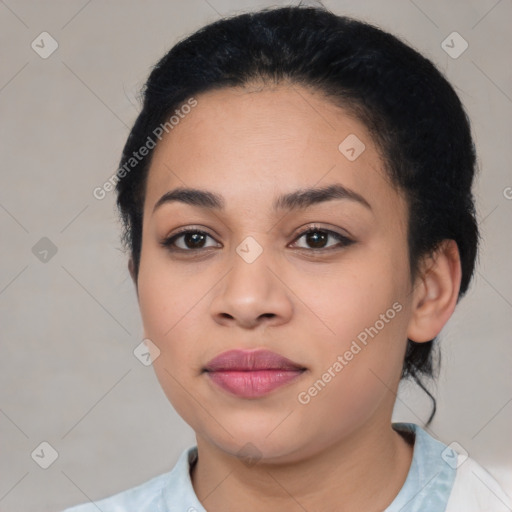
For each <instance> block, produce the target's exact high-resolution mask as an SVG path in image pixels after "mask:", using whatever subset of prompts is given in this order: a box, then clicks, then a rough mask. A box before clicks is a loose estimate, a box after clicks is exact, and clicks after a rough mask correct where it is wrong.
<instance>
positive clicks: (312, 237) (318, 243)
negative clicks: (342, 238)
mask: <svg viewBox="0 0 512 512" xmlns="http://www.w3.org/2000/svg"><path fill="white" fill-rule="evenodd" d="M307 238H308V243H309V244H310V245H312V246H313V247H323V246H324V243H325V241H326V239H327V233H321V232H319V231H313V232H311V233H308V235H307Z"/></svg>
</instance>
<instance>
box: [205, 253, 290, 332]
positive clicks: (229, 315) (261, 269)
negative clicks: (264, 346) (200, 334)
mask: <svg viewBox="0 0 512 512" xmlns="http://www.w3.org/2000/svg"><path fill="white" fill-rule="evenodd" d="M268 253H269V251H266V250H263V252H262V253H261V254H260V255H259V256H258V257H257V259H256V260H254V261H252V262H250V260H246V259H244V258H243V257H241V256H240V255H239V254H238V253H236V252H234V254H233V257H232V259H231V262H232V265H231V269H230V271H229V272H228V273H227V275H226V276H225V277H224V279H222V280H221V282H220V284H219V288H217V291H216V295H215V297H214V299H213V301H212V303H211V314H212V317H213V318H214V320H215V322H217V323H218V324H220V325H224V326H238V327H242V328H245V329H254V328H257V327H258V326H259V325H260V324H261V325H272V326H277V325H280V324H284V323H286V322H288V321H289V320H290V318H291V316H292V313H293V302H292V300H291V291H290V288H288V287H287V286H286V284H285V279H286V276H285V275H283V271H282V269H281V271H280V270H279V269H277V268H276V265H275V262H274V261H273V260H272V258H270V257H269V256H268Z"/></svg>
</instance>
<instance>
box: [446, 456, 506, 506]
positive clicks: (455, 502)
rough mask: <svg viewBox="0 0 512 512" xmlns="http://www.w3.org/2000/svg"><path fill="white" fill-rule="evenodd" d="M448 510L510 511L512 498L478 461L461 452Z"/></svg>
mask: <svg viewBox="0 0 512 512" xmlns="http://www.w3.org/2000/svg"><path fill="white" fill-rule="evenodd" d="M457 466H458V467H457V472H456V475H455V481H454V482H453V488H452V491H451V493H450V498H449V500H448V504H447V507H446V512H459V511H461V510H464V512H484V511H488V510H492V511H493V512H502V511H503V512H506V511H508V512H510V511H511V510H512V500H511V499H510V497H509V496H507V495H506V494H505V492H504V491H503V489H502V488H501V486H500V484H499V483H498V482H497V481H496V480H495V479H494V477H493V476H491V474H490V473H489V472H488V471H487V470H486V469H484V468H483V467H482V466H480V464H478V462H476V461H475V460H473V459H471V458H466V456H464V455H462V454H459V455H458V460H457Z"/></svg>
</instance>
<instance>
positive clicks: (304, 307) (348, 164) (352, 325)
mask: <svg viewBox="0 0 512 512" xmlns="http://www.w3.org/2000/svg"><path fill="white" fill-rule="evenodd" d="M196 100H197V105H196V106H195V107H194V108H193V109H191V111H190V112H189V113H188V114H187V115H186V116H183V118H181V119H180V121H179V124H177V125H175V126H174V128H173V129H172V131H170V132H169V133H168V135H166V137H164V138H163V139H162V141H161V142H159V145H158V146H157V148H156V149H155V153H154V155H153V159H152V164H151V168H150V172H149V175H148V181H147V189H146V198H145V205H144V222H143V242H142V251H141V260H140V269H139V276H138V300H139V305H140V310H141V315H142V320H143V325H144V335H145V337H146V338H148V339H150V340H151V342H152V343H153V344H154V347H156V348H157V349H158V350H156V348H155V350H154V354H157V353H158V351H159V356H158V357H157V358H156V359H155V360H154V362H153V366H154V368H155V371H156V374H157V377H158V379H159V381H160V384H161V385H162V388H163V390H164V391H165V393H166V395H167V397H168V399H169V400H170V402H171V403H172V404H173V406H174V407H175V409H176V410H177V412H178V413H179V414H180V415H181V416H182V417H183V419H184V420H185V421H186V422H187V423H188V424H189V425H190V426H191V427H192V428H193V429H194V430H195V432H196V434H197V435H198V436H199V437H200V438H201V439H203V440H204V441H205V442H208V443H210V444H211V445H212V446H215V447H216V449H219V450H221V451H223V452H225V453H227V454H236V453H238V452H239V450H241V449H242V447H244V446H246V443H252V445H254V446H255V447H256V449H257V451H258V453H259V456H261V457H263V458H265V459H266V460H267V461H270V462H271V461H280V462H283V461H293V460H297V458H299V457H306V456H308V455H312V454H315V453H317V452H319V451H320V450H325V449H327V448H328V447H329V446H332V445H334V444H336V443H339V442H342V441H343V440H347V439H349V438H350V436H353V435H356V434H357V433H358V432H362V431H364V430H365V429H368V428H372V426H373V427H375V426H377V425H381V424H382V425H384V424H386V425H387V426H389V422H390V418H391V412H392V407H393V403H394V395H393V392H392V391H390V390H396V387H397V385H398V381H399V378H400V372H401V368H402V363H403V358H404V352H405V347H406V341H407V325H408V321H409V318H410V311H411V283H410V279H409V267H408V248H407V243H406V226H407V207H406V204H405V200H404V198H403V197H402V196H401V195H400V194H399V193H398V192H397V191H396V190H395V189H394V188H393V187H392V186H391V185H390V183H389V181H388V179H387V177H386V174H385V172H384V167H383V162H382V161H381V158H380V156H379V153H378V150H377V147H376V145H375V143H374V141H373V140H372V137H371V136H370V135H369V133H368V131H367V129H366V128H365V126H364V125H363V124H362V123H361V122H359V121H358V120H356V119H354V118H353V117H350V116H349V115H348V114H347V112H345V111H344V110H342V109H340V108H339V107H336V106H334V105H333V104H331V103H330V102H329V101H328V100H327V99H325V98H324V97H323V96H322V95H321V94H319V93H315V92H313V91H309V90H306V89H304V88H300V87H298V86H294V87H293V88H291V87H287V86H284V85H281V86H277V87H275V88H273V89H269V88H263V89H259V90H256V89H244V90H242V89H234V88H226V89H223V90H218V91H213V92H208V93H205V94H202V95H199V96H197V97H196ZM347 137H349V138H348V139H347ZM356 137H357V138H356ZM344 141H345V142H344ZM363 144H364V146H363ZM336 187H337V188H336ZM178 188H188V189H198V190H200V191H203V192H208V193H210V194H214V195H215V198H216V199H217V200H218V201H217V202H218V203H220V204H218V205H214V204H213V203H214V202H215V201H212V200H211V196H208V197H209V198H210V199H208V197H207V198H206V199H205V200H203V201H202V202H198V201H195V202H194V201H190V200H188V201H187V198H189V199H190V198H191V197H192V196H191V195H190V194H189V195H187V196H183V195H182V196H181V198H178V199H175V200H171V199H170V198H168V200H167V201H166V200H161V198H162V197H163V196H164V195H165V194H167V193H169V192H172V191H174V190H176V189H178ZM320 189H322V190H324V192H325V190H330V191H331V193H330V194H325V193H324V194H320V193H317V194H314V193H313V194H309V195H308V194H306V193H303V194H302V195H300V196H298V197H297V191H302V192H304V191H306V190H320ZM293 195H295V199H296V200H295V201H292V200H290V197H292V199H293V197H294V196H293ZM285 196H290V197H288V200H286V199H283V198H284V197H285ZM279 198H281V200H280V201H279ZM157 203H159V204H157ZM190 203H192V204H190ZM200 203H201V204H200ZM155 207H156V208H155ZM183 230H188V231H190V233H188V234H181V235H180V234H179V233H180V232H181V231H183ZM308 232H309V233H308ZM304 233H306V234H304ZM166 240H167V242H168V243H167V245H165V244H164V242H165V241H166ZM233 349H240V350H245V351H253V350H255V349H264V350H269V351H272V352H275V353H277V354H279V355H280V356H282V357H285V358H287V359H288V360H290V361H293V362H294V363H296V364H297V365H298V366H299V367H301V368H302V369H303V370H302V371H300V372H299V371H296V372H281V375H280V376H277V377H276V379H277V381H278V385H274V387H273V386H272V385H270V388H268V387H267V388H265V390H264V391H263V392H262V393H260V394H258V393H256V394H255V395H253V396H248V395H243V393H242V396H241V395H240V394H237V393H234V392H232V391H230V390H228V389H226V388H225V387H222V386H220V385H219V384H218V382H220V381H221V380H222V379H223V378H224V377H225V378H226V382H227V381H229V378H231V377H233V375H234V373H232V374H231V375H230V377H226V375H227V373H229V372H224V374H223V377H222V376H221V377H222V378H220V379H217V378H213V377H214V373H215V372H205V371H204V369H205V367H206V366H207V365H208V363H209V362H210V361H211V360H212V359H213V358H215V357H216V356H218V355H219V354H221V353H224V352H226V351H229V350H233ZM224 369H225V368H224ZM220 373H222V372H220ZM269 374H270V372H269V371H267V372H264V374H263V373H262V374H261V375H262V377H261V378H262V379H263V380H264V379H269V378H270V379H272V378H273V377H269V376H268V375H269ZM273 375H274V376H276V375H277V373H276V372H275V371H274V373H273ZM283 375H286V378H283V379H282V380H279V379H280V378H282V377H283ZM216 377H218V375H216ZM237 378H239V379H242V380H243V378H244V376H240V374H238V377H237ZM233 382H235V387H236V385H239V386H240V385H241V386H242V388H243V383H242V384H240V382H241V381H240V380H238V381H237V380H236V378H235V380H234V381H233V380H231V384H233ZM243 382H245V384H246V385H249V386H250V383H249V384H247V381H243ZM251 382H254V381H251ZM265 382H267V381H265ZM267 384H268V382H267ZM244 389H245V388H244ZM251 389H252V388H251Z"/></svg>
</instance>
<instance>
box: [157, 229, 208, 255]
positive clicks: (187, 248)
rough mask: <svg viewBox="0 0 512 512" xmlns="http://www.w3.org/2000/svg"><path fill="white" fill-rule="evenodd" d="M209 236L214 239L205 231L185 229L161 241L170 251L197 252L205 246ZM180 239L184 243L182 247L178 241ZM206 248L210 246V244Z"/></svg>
mask: <svg viewBox="0 0 512 512" xmlns="http://www.w3.org/2000/svg"><path fill="white" fill-rule="evenodd" d="M208 238H211V239H212V240H213V238H212V237H211V236H210V235H209V234H208V233H206V232H204V231H199V230H197V229H184V230H182V231H180V232H179V233H175V234H174V235H171V236H169V237H167V238H166V239H165V240H163V241H162V242H160V245H162V246H163V247H165V248H167V249H168V250H169V251H182V252H196V251H198V250H201V249H204V248H205V245H204V244H205V241H206V240H207V239H208ZM178 240H179V241H180V243H181V244H182V245H181V247H180V245H179V244H178V243H177V241H178ZM209 247H212V246H209ZM206 248H208V246H207V247H206Z"/></svg>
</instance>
